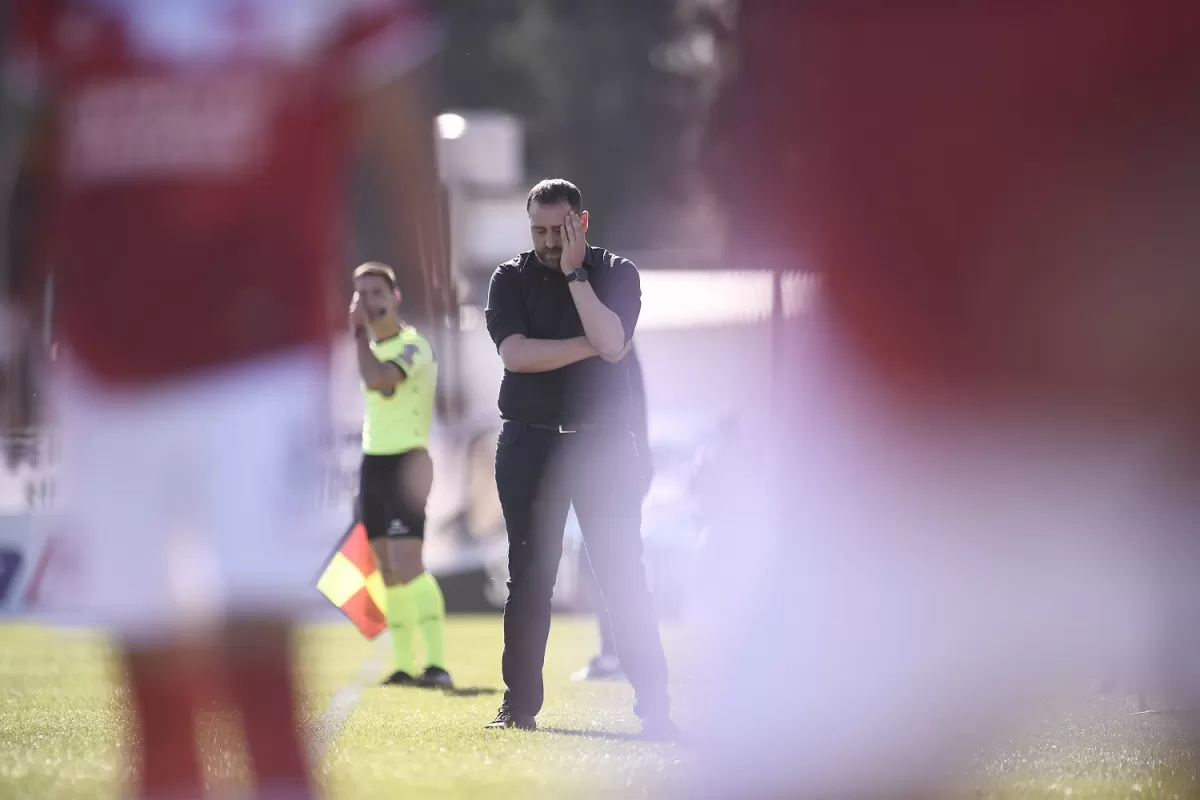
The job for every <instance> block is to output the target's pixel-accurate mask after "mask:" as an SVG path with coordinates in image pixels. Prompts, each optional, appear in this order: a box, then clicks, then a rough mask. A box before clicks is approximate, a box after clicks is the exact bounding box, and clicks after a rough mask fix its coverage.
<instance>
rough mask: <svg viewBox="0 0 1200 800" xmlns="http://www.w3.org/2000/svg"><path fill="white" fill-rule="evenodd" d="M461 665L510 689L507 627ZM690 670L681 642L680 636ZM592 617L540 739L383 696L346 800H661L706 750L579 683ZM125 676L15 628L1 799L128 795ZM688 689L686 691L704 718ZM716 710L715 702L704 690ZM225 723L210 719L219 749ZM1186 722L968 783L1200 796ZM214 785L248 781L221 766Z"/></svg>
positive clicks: (361, 736) (1041, 728)
mask: <svg viewBox="0 0 1200 800" xmlns="http://www.w3.org/2000/svg"><path fill="white" fill-rule="evenodd" d="M448 633H449V652H450V653H451V658H452V662H451V666H452V668H453V672H454V674H455V678H456V680H457V681H458V683H459V685H460V686H463V687H477V688H479V689H481V690H492V689H496V688H498V687H499V686H500V685H501V683H500V675H499V652H500V626H499V619H498V618H496V617H455V618H452V620H451V623H450V628H449V632H448ZM665 636H666V640H667V646H668V651H669V653H670V654H671V655H672V656H673V657H674V658H676V659H678V656H679V654H680V653H681V652H682V648H683V646H684V641H683V636H682V634H681V632H680V631H678V630H673V629H667V630H666V632H665ZM594 644H595V632H594V626H593V625H592V623H591V622H590V621H589V620H586V619H574V618H560V619H557V620H556V622H555V627H554V630H553V632H552V634H551V640H550V648H549V652H548V654H547V658H546V683H547V687H546V697H547V703H546V708H545V709H544V711H543V712H542V715H541V716H540V717H539V720H538V722H539V725H541V726H542V730H539V731H538V732H537V733H532V734H530V733H523V732H517V731H500V732H494V731H484V730H482V729H481V726H482V725H483V724H484V723H485V722H487V721H488V720H489V719H490V718H491V715H492V714H493V713H494V711H495V709H496V704H497V702H498V699H499V698H498V696H497V695H495V694H490V693H487V691H483V692H481V693H479V694H475V695H474V696H456V697H452V696H445V695H442V694H439V693H434V692H429V691H423V690H414V689H385V688H370V689H368V690H367V691H366V692H365V694H364V695H363V696H362V698H361V701H360V702H359V704H358V705H357V706H356V707H355V708H354V710H353V712H352V713H351V714H350V716H349V718H348V720H347V721H346V723H345V725H344V726H343V727H341V729H340V730H339V731H337V732H336V735H335V736H333V737H332V739H331V740H330V742H329V746H328V749H327V751H326V755H325V756H324V757H323V758H322V759H321V761H320V763H319V767H318V768H319V773H320V776H321V780H322V782H323V784H324V786H325V787H326V790H327V791H328V793H329V795H330V796H332V797H335V798H348V799H349V798H355V799H356V800H357V798H376V797H379V798H383V797H388V798H394V797H400V796H404V797H421V798H469V797H476V796H479V797H486V798H488V800H502V799H503V798H522V799H523V800H524V799H527V798H543V797H544V798H575V797H581V798H590V797H631V798H632V797H655V796H660V795H661V794H662V793H664V792H665V790H667V789H668V788H669V786H670V783H671V781H672V779H673V778H675V777H677V776H679V775H681V774H683V772H684V771H685V770H686V769H687V767H688V764H689V758H690V757H691V753H690V751H689V748H688V747H687V746H686V745H684V746H678V745H671V744H655V743H648V742H641V741H636V740H633V739H632V738H631V736H630V735H631V734H632V733H633V732H635V731H636V730H637V722H636V720H635V718H634V717H633V715H632V713H631V712H630V710H629V708H630V701H631V696H632V693H631V691H630V689H629V688H628V687H627V686H626V685H624V684H619V683H572V682H571V681H570V680H569V679H568V676H569V674H570V672H571V671H573V670H574V669H576V668H577V667H578V666H580V665H581V664H582V663H583V661H584V660H585V659H586V658H587V657H588V656H589V655H590V654H591V651H592V648H593V646H594ZM374 647H375V645H371V644H369V643H366V642H364V641H362V639H361V638H360V637H358V635H357V634H356V633H355V631H353V630H352V629H351V628H350V627H349V625H347V624H344V623H339V624H329V625H314V626H311V627H309V628H308V629H306V632H305V639H304V643H303V647H302V650H301V654H300V658H301V661H302V664H303V668H304V673H305V679H306V684H307V687H308V692H307V698H306V701H305V705H306V710H307V712H308V714H309V715H310V716H311V717H313V718H318V717H320V716H321V714H322V713H323V712H324V711H325V709H326V708H327V707H328V704H329V701H330V698H331V697H332V696H333V694H334V692H335V690H336V689H338V688H340V687H343V686H345V685H347V684H349V683H352V682H353V681H354V679H355V675H356V673H358V672H359V670H360V668H361V665H362V664H363V663H364V661H366V660H367V659H369V658H370V657H371V655H372V654H373V652H374V651H373V648H374ZM112 667H113V665H112V662H111V660H110V657H109V652H108V650H107V648H106V645H105V643H104V642H103V640H101V639H100V638H98V637H96V636H93V635H90V634H86V633H80V632H77V631H64V630H52V629H47V628H38V627H33V626H16V625H12V626H2V627H0V798H5V799H6V798H26V797H29V798H56V799H57V798H63V799H64V800H65V799H66V798H100V797H116V796H118V795H119V790H120V787H121V781H122V772H121V767H120V758H119V755H120V752H119V750H118V740H119V734H120V731H121V727H122V725H123V718H122V716H121V713H120V710H119V701H120V695H119V692H118V689H117V688H116V684H115V682H114V673H113V668H112ZM688 691H689V687H688V686H687V685H686V680H683V681H682V682H681V684H680V685H679V686H678V687H677V688H676V690H675V694H676V696H677V697H678V698H680V705H681V706H682V713H681V715H680V718H681V722H683V723H684V724H685V725H686V722H687V713H686V706H687V702H688V700H687V697H688ZM700 699H701V700H702V693H701V697H700ZM223 723H224V720H222V719H220V718H215V717H214V718H209V719H206V720H203V721H202V723H201V737H202V739H203V740H209V739H213V738H215V737H216V735H217V733H218V731H220V730H221V728H222V725H223ZM1174 724H1175V723H1174V721H1173V720H1172V718H1170V717H1168V716H1165V715H1147V716H1130V715H1126V714H1124V713H1123V710H1122V709H1121V706H1120V703H1119V702H1117V701H1114V700H1108V699H1092V700H1086V701H1081V702H1080V703H1078V704H1075V705H1072V706H1071V707H1070V708H1069V709H1068V710H1066V711H1064V712H1062V713H1055V714H1053V715H1049V716H1048V718H1047V719H1046V720H1045V721H1043V722H1041V723H1037V724H1034V725H1031V726H1030V727H1029V730H1028V734H1027V735H1026V736H1025V737H1022V738H1021V739H1020V740H1017V741H1014V742H1013V743H1012V744H1011V746H1010V747H1007V748H1005V749H1004V751H1002V752H996V753H987V754H983V755H981V756H980V758H979V761H978V764H977V774H974V775H970V776H967V782H968V784H969V785H970V786H971V789H972V790H971V792H970V794H971V795H972V796H973V797H977V798H1003V800H1009V799H1010V798H1025V797H1029V798H1063V797H1071V798H1072V800H1074V798H1080V797H1099V798H1126V797H1134V798H1159V797H1161V798H1172V799H1182V798H1191V797H1196V796H1198V795H1197V794H1196V793H1194V789H1195V788H1196V785H1197V784H1196V783H1195V781H1194V779H1193V777H1192V774H1191V764H1190V762H1189V761H1188V759H1187V756H1188V754H1187V753H1186V752H1185V751H1184V750H1183V749H1182V745H1181V742H1180V737H1179V735H1178V731H1177V730H1176V729H1175V727H1174ZM208 766H209V770H210V773H211V776H212V781H213V785H214V786H215V787H225V786H230V785H231V782H232V781H235V780H236V779H237V777H238V775H239V773H240V770H241V765H240V764H239V763H236V760H235V761H230V762H222V763H210V764H209V765H208Z"/></svg>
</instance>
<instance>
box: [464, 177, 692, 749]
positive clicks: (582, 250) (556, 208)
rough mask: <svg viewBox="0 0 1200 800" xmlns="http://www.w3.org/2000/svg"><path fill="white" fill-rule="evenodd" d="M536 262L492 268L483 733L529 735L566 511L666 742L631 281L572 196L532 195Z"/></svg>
mask: <svg viewBox="0 0 1200 800" xmlns="http://www.w3.org/2000/svg"><path fill="white" fill-rule="evenodd" d="M526 208H527V209H528V211H529V221H530V231H531V233H532V236H533V250H532V251H530V252H526V253H522V254H521V255H519V256H517V257H516V258H514V259H512V260H511V261H508V262H506V263H504V264H501V265H500V266H499V267H497V268H496V271H495V273H494V274H493V275H492V281H491V285H490V286H489V288H488V302H487V326H488V332H489V333H490V334H491V337H492V340H493V341H494V342H495V343H496V347H497V349H498V350H499V352H500V357H501V359H502V360H503V361H504V380H503V382H502V383H501V385H500V402H499V405H500V415H501V417H503V419H504V424H503V425H502V427H501V429H500V437H499V441H498V443H497V448H496V488H497V490H498V493H499V496H500V505H501V507H502V508H503V510H504V521H505V526H506V527H507V529H508V542H509V545H508V573H509V579H508V600H507V602H506V603H505V605H504V656H503V662H502V669H503V674H504V683H505V685H506V686H507V691H506V692H505V693H504V702H503V703H502V704H501V706H500V711H499V713H498V714H497V716H496V719H495V721H494V722H492V723H491V724H490V725H489V726H488V727H496V728H514V727H515V728H522V729H526V730H532V729H534V728H535V727H536V724H535V721H534V718H535V717H536V716H537V713H538V712H539V711H540V710H541V707H542V699H543V688H542V664H543V661H544V660H545V655H546V639H547V637H548V636H549V633H550V599H551V595H552V594H553V591H554V579H555V576H556V575H557V573H558V566H559V562H560V560H561V558H562V539H563V528H564V526H565V524H566V518H567V511H568V509H569V508H570V506H571V505H572V504H574V506H575V515H576V517H577V518H578V519H579V527H580V531H581V532H582V534H583V540H584V546H585V547H586V548H587V552H588V560H589V561H590V562H591V566H592V570H593V572H594V573H595V576H596V581H597V584H598V585H599V588H600V592H601V595H602V597H603V599H604V605H605V607H606V609H607V611H608V615H609V618H610V619H611V621H612V628H613V634H614V638H615V639H616V645H617V650H618V652H619V653H620V658H621V663H622V665H623V666H624V668H625V672H626V674H627V675H628V677H629V682H630V683H631V684H632V685H633V688H634V691H635V694H636V701H635V711H636V712H637V714H638V716H639V717H641V719H642V729H643V732H644V734H645V735H647V736H650V737H654V738H667V737H671V736H673V735H674V733H675V729H674V725H673V724H672V722H671V718H670V701H669V699H668V696H667V667H666V659H665V658H664V656H663V650H662V643H661V642H660V641H659V637H658V627H657V623H656V621H655V619H654V607H653V602H652V600H651V597H650V593H649V591H648V589H647V588H646V577H645V572H644V570H643V567H642V561H641V556H642V538H641V499H642V485H643V476H642V474H641V469H640V466H639V463H640V462H639V455H638V451H637V446H636V444H635V438H634V434H633V425H634V421H633V419H634V414H633V402H634V401H633V396H632V392H631V388H630V381H629V375H628V368H627V365H626V364H625V363H624V358H625V356H626V354H627V353H628V352H629V349H630V341H631V340H632V338H633V333H634V328H635V326H636V325H637V320H638V315H639V314H640V312H641V305H642V302H641V281H640V278H639V277H638V272H637V268H636V267H634V265H633V264H632V263H631V262H629V261H627V260H626V259H623V258H621V257H619V256H616V255H613V254H612V253H610V252H608V251H606V250H603V249H601V248H598V247H590V246H588V244H587V242H586V241H585V239H584V234H585V232H586V230H587V212H585V211H584V210H583V204H582V198H581V196H580V193H579V190H578V189H577V188H576V187H575V186H574V185H573V184H571V183H568V182H567V181H563V180H552V181H543V182H542V183H539V184H538V185H537V186H535V187H533V190H532V191H531V192H530V193H529V198H528V200H527V202H526Z"/></svg>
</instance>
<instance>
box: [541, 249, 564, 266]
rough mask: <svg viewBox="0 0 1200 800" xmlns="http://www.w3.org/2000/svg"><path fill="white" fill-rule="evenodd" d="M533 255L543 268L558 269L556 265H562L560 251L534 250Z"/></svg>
mask: <svg viewBox="0 0 1200 800" xmlns="http://www.w3.org/2000/svg"><path fill="white" fill-rule="evenodd" d="M534 254H535V255H536V256H537V260H538V261H540V262H541V263H542V266H543V267H550V268H551V269H558V265H559V264H560V263H562V250H536V251H534Z"/></svg>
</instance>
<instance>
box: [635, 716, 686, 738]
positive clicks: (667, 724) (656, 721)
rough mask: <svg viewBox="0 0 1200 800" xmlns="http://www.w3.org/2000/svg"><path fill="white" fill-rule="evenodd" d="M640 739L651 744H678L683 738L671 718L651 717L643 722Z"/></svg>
mask: <svg viewBox="0 0 1200 800" xmlns="http://www.w3.org/2000/svg"><path fill="white" fill-rule="evenodd" d="M638 738H639V739H645V740H646V741H649V742H678V741H679V740H680V739H682V738H683V737H682V735H681V734H680V733H679V728H677V727H675V723H674V722H672V721H671V718H670V717H650V718H649V719H644V720H642V732H641V733H640V734H639V735H638Z"/></svg>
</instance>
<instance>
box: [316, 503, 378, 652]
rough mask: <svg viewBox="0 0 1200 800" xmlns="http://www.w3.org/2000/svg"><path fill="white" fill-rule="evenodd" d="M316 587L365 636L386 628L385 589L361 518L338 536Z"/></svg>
mask: <svg viewBox="0 0 1200 800" xmlns="http://www.w3.org/2000/svg"><path fill="white" fill-rule="evenodd" d="M317 591H319V592H320V593H321V594H323V595H325V596H326V597H327V598H329V602H331V603H333V604H334V605H335V606H337V607H338V608H339V609H340V610H341V612H342V613H343V614H345V615H346V616H347V617H349V619H350V621H351V622H353V623H354V624H355V625H356V626H357V627H358V629H359V630H360V631H361V632H362V635H363V636H365V637H367V638H368V639H374V638H375V637H376V636H378V635H379V634H381V633H383V632H384V631H385V630H387V591H386V589H385V588H384V585H383V575H382V574H381V573H380V572H379V565H378V564H376V563H375V554H374V553H373V552H372V551H371V544H370V542H368V541H367V529H366V528H365V527H364V526H363V524H362V523H361V522H355V523H354V525H352V526H351V527H350V530H348V531H347V532H346V535H345V536H343V537H342V541H341V542H340V543H339V544H338V546H337V549H335V550H334V552H333V556H332V557H331V558H330V559H329V563H328V564H326V565H325V570H324V571H323V572H322V573H321V577H320V578H319V579H318V580H317Z"/></svg>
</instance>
